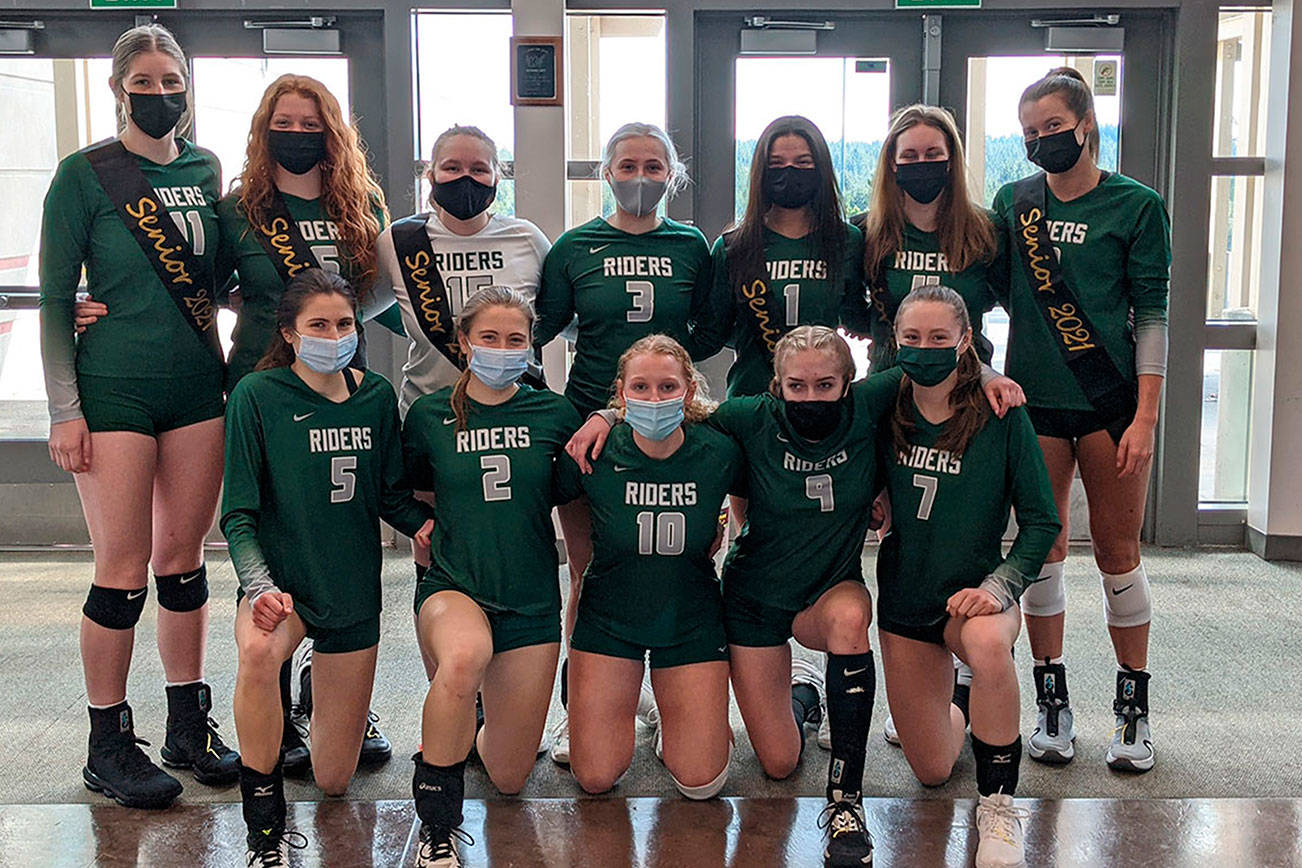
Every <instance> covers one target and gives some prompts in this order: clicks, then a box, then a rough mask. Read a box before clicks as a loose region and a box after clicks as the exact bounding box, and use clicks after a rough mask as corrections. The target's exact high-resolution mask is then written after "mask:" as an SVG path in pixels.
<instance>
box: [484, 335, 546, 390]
mask: <svg viewBox="0 0 1302 868" xmlns="http://www.w3.org/2000/svg"><path fill="white" fill-rule="evenodd" d="M532 357H533V350H530V349H528V348H525V349H518V350H499V349H495V348H493V347H477V346H475V345H474V344H471V345H470V373H472V374H474V375H475V376H476V377H478V378H479V381H480V382H481V383H483V384H484V385H485V386H487V387H488V388H490V389H505V388H506V387H507V386H509V385H511V384H512V383H514V382H515V381H516V380H518V379H520V378H521V377H522V376H524V372H525V371H526V370H528V368H529V360H530V359H531V358H532Z"/></svg>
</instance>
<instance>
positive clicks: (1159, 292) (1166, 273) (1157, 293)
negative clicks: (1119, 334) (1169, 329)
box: [1126, 193, 1171, 325]
mask: <svg viewBox="0 0 1302 868" xmlns="http://www.w3.org/2000/svg"><path fill="white" fill-rule="evenodd" d="M1126 281H1127V282H1128V283H1129V284H1130V305H1131V307H1132V308H1134V311H1135V324H1136V325H1139V324H1142V323H1149V322H1166V306H1167V296H1168V294H1169V290H1170V285H1171V219H1170V217H1168V216H1167V213H1166V206H1165V205H1164V204H1163V202H1162V199H1161V197H1159V196H1158V195H1157V194H1156V193H1153V194H1152V196H1151V198H1150V199H1149V200H1148V201H1147V202H1146V203H1145V204H1144V208H1143V210H1142V211H1141V212H1140V215H1139V219H1138V220H1137V221H1136V223H1135V231H1134V233H1133V234H1132V235H1131V238H1130V250H1129V253H1128V255H1127V257H1126Z"/></svg>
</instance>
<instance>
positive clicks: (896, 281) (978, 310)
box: [868, 221, 995, 371]
mask: <svg viewBox="0 0 1302 868" xmlns="http://www.w3.org/2000/svg"><path fill="white" fill-rule="evenodd" d="M881 269H882V272H883V273H884V275H885V278H886V298H885V299H883V303H884V305H885V308H886V309H885V311H884V313H885V315H886V316H888V317H889V318H890V322H889V323H887V322H884V321H883V320H882V316H883V311H881V310H879V309H878V307H877V304H876V299H872V308H873V309H872V319H873V327H872V338H873V343H872V349H871V351H870V353H869V356H868V361H869V365H870V366H871V368H872V369H873V370H874V371H880V370H883V369H885V368H889V367H890V366H891V365H893V364H895V347H894V341H893V340H892V337H893V335H892V330H893V328H894V321H895V311H896V310H897V309H898V308H899V306H900V302H902V301H904V297H905V296H906V295H908V294H909V293H910V292H912V291H913V290H915V289H919V288H920V287H924V286H936V285H944V286H948V287H949V288H950V289H952V290H954V291H955V292H957V293H958V294H959V295H960V296H962V297H963V302H964V304H966V305H967V315H968V319H969V320H971V323H972V331H973V333H974V334H975V335H976V337H977V354H978V355H979V356H980V357H981V361H983V362H986V363H987V364H988V363H989V362H990V359H991V356H992V351H993V347H992V346H991V344H990V342H989V341H988V340H986V339H985V337H984V336H982V335H981V331H982V320H983V318H984V317H985V315H986V313H987V312H988V311H989V310H990V309H991V308H993V307H994V306H995V294H994V292H993V291H992V290H991V288H990V279H989V272H990V262H988V261H977V262H973V263H972V264H970V265H968V267H967V268H965V269H963V270H962V271H959V272H954V271H952V270H951V269H950V267H949V260H948V259H947V258H946V256H945V254H944V252H942V251H941V249H940V238H939V236H938V235H937V234H936V233H935V232H923V231H922V230H921V229H918V228H917V227H915V226H914V225H913V224H911V223H909V222H907V221H905V224H904V234H903V238H902V240H901V245H900V249H899V250H896V251H895V252H894V253H893V254H891V255H890V256H888V257H887V258H886V259H885V261H883V262H882V264H881ZM870 289H871V287H870Z"/></svg>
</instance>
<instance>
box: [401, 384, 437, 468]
mask: <svg viewBox="0 0 1302 868" xmlns="http://www.w3.org/2000/svg"><path fill="white" fill-rule="evenodd" d="M425 397H426V396H424V395H422V396H421V397H419V398H417V399H416V400H415V402H413V403H412V405H411V407H409V408H408V409H407V418H406V419H405V420H404V421H403V423H402V464H403V467H404V468H405V469H406V471H407V479H408V480H409V481H410V482H411V485H412V488H414V489H416V490H417V491H433V490H434V476H433V471H432V470H431V468H430V460H429V455H428V454H427V449H426V446H425V437H424V434H423V432H424V431H425V430H426V429H425V423H426V415H427V414H426V413H425V404H424V403H423V401H424V400H425Z"/></svg>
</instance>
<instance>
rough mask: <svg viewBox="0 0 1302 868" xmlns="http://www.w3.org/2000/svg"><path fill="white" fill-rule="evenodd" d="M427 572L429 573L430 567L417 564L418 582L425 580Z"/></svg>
mask: <svg viewBox="0 0 1302 868" xmlns="http://www.w3.org/2000/svg"><path fill="white" fill-rule="evenodd" d="M427 572H429V567H427V566H425V565H424V564H421V563H417V564H416V581H417V582H419V581H420V580H421V579H423V578H425V574H426V573H427Z"/></svg>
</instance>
